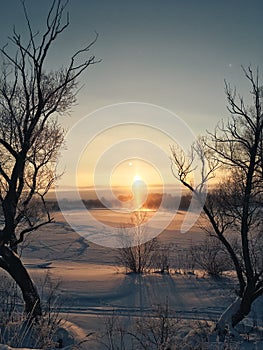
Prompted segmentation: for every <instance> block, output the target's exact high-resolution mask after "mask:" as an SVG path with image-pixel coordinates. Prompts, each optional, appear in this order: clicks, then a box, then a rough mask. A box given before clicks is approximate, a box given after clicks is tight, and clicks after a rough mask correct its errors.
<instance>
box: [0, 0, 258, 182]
mask: <svg viewBox="0 0 263 350" xmlns="http://www.w3.org/2000/svg"><path fill="white" fill-rule="evenodd" d="M49 3H50V1H40V0H27V1H26V4H27V7H28V10H29V14H30V17H31V18H32V23H33V26H34V28H36V29H38V28H41V27H42V26H43V23H44V15H45V13H47V9H48V4H49ZM68 9H69V12H70V22H71V25H70V27H69V28H68V29H67V31H66V32H65V33H64V34H63V36H62V37H61V38H60V39H59V40H58V42H57V44H56V46H55V47H54V48H53V49H54V50H53V51H52V53H51V54H50V57H49V59H50V61H49V65H50V67H51V68H54V67H57V66H59V65H61V64H66V62H67V58H68V57H69V55H70V54H71V53H73V52H74V50H76V49H78V48H79V47H83V46H85V44H86V43H88V42H89V41H91V40H92V38H93V37H94V31H97V32H98V33H99V38H98V41H97V43H96V45H95V46H94V48H93V49H92V52H91V53H94V54H95V55H96V56H97V57H98V58H100V59H102V62H101V63H99V64H97V65H95V66H93V67H91V68H90V69H89V70H88V71H87V72H86V73H85V74H84V75H83V76H82V78H81V84H83V87H82V89H81V91H80V93H79V99H78V105H77V106H74V107H73V108H72V113H71V117H70V118H64V119H63V124H64V125H65V127H67V128H70V127H71V126H72V125H74V123H75V122H76V121H78V120H79V119H80V118H82V117H83V116H85V115H87V114H89V113H91V112H93V111H94V110H96V109H97V108H101V107H103V106H106V105H109V104H113V103H120V102H130V101H138V102H145V103H152V104H156V105H158V106H161V107H164V108H167V109H169V110H171V111H173V112H174V113H176V114H177V115H178V116H180V117H181V118H182V119H183V120H184V121H185V122H186V123H187V124H188V125H189V126H190V127H191V128H192V130H193V132H194V133H195V134H200V133H203V132H205V129H207V128H208V129H212V128H213V127H214V126H215V125H216V123H217V121H218V120H219V119H221V118H222V117H225V116H227V115H228V114H227V111H226V100H225V96H224V79H227V80H228V81H229V82H231V83H233V85H236V86H237V87H238V88H239V89H240V91H241V93H242V94H244V95H246V93H247V84H246V82H245V80H244V79H243V76H242V71H241V65H244V66H247V65H249V64H251V65H252V66H261V68H262V62H263V46H262V42H263V28H262V27H263V24H262V18H263V2H262V1H261V0H252V1H248V0H246V1H245V0H220V1H216V0H214V1H213V0H185V1H182V0H180V1H179V0H165V1H161V0H133V1H128V0H122V1H121V0H112V1H109V0H88V1H84V0H71V1H70V3H69V6H68ZM13 24H15V25H16V28H17V29H18V30H19V31H21V32H23V28H24V20H23V16H22V7H21V4H20V1H19V0H8V1H6V0H3V1H1V12H0V26H1V31H0V42H1V43H2V44H4V43H5V42H6V37H7V35H9V34H10V33H11V30H12V27H13ZM168 167H169V164H168ZM68 180H69V179H68Z"/></svg>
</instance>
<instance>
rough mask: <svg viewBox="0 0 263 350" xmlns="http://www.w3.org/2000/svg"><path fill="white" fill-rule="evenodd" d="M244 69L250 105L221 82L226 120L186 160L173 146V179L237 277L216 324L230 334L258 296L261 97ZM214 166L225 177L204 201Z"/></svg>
mask: <svg viewBox="0 0 263 350" xmlns="http://www.w3.org/2000/svg"><path fill="white" fill-rule="evenodd" d="M243 71H244V74H245V77H246V78H247V80H248V81H249V83H250V88H251V90H250V93H251V97H252V101H253V105H252V107H247V106H246V104H245V102H244V99H243V98H242V97H241V96H238V95H237V93H236V90H235V89H234V90H233V89H232V88H231V86H230V85H229V84H225V93H226V97H227V101H228V110H229V112H230V113H231V116H230V118H229V119H228V121H227V122H222V123H221V124H219V125H218V126H217V127H216V129H215V131H214V132H212V133H209V135H208V137H207V138H203V139H201V140H199V142H197V143H196V144H195V145H193V147H192V151H191V152H190V155H189V156H186V155H185V154H184V153H183V152H182V150H181V149H180V148H179V147H177V146H174V147H172V167H173V173H174V175H175V176H176V177H177V179H179V181H180V182H181V183H182V184H183V185H184V186H185V187H187V188H188V189H190V191H191V192H192V193H193V194H194V196H195V197H196V198H197V200H199V202H200V204H201V205H202V207H203V212H204V215H205V217H206V219H207V225H208V226H207V231H209V232H210V234H211V235H213V236H215V237H217V239H218V240H219V241H220V242H221V243H222V244H223V245H224V247H225V249H226V251H227V253H228V255H229V257H230V258H231V260H232V263H233V266H234V268H235V271H236V275H237V278H238V282H239V290H238V297H237V299H236V300H235V302H234V303H233V305H232V306H231V307H230V308H228V310H227V311H226V313H224V314H223V315H222V317H221V318H220V320H219V322H218V324H217V329H218V330H219V332H222V333H223V332H224V331H225V327H226V326H227V325H228V327H229V328H230V329H231V330H232V331H233V332H234V330H233V328H232V327H235V326H236V325H237V324H238V323H239V322H240V321H242V320H243V319H244V317H246V316H247V315H248V314H249V312H250V310H251V305H252V303H253V302H254V301H255V300H256V299H257V298H258V297H259V296H261V295H262V294H263V264H262V250H261V247H262V245H263V241H262V209H263V207H262V193H263V138H262V137H263V131H262V130H263V113H262V98H263V94H262V87H261V85H260V83H259V72H258V71H257V73H256V75H255V74H254V73H253V71H252V69H251V68H250V67H249V68H248V69H247V70H245V69H243ZM195 156H197V157H198V158H199V159H200V160H201V162H200V164H201V165H200V168H199V170H200V174H201V182H200V183H199V184H198V185H197V186H194V185H193V184H192V182H191V175H192V171H193V164H194V159H195V158H194V157H195ZM218 168H220V170H221V173H220V174H222V173H223V171H224V173H225V174H227V177H225V179H223V180H222V176H221V180H219V181H218V184H217V186H215V187H214V188H215V189H214V190H212V191H210V194H209V195H208V197H207V199H206V200H204V196H203V191H202V189H203V188H204V186H205V185H206V183H207V182H208V180H209V179H210V178H211V177H213V174H214V172H215V171H216V170H217V169H218ZM219 178H220V177H219ZM233 237H237V238H236V240H234V239H233Z"/></svg>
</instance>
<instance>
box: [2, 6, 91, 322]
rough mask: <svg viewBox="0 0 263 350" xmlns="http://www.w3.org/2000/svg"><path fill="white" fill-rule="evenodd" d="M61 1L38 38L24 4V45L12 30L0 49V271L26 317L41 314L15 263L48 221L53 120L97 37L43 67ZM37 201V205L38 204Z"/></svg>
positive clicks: (56, 136) (56, 139) (56, 137)
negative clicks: (55, 65) (0, 221)
mask: <svg viewBox="0 0 263 350" xmlns="http://www.w3.org/2000/svg"><path fill="white" fill-rule="evenodd" d="M66 4H67V1H65V2H64V1H63V0H53V3H52V5H51V7H50V10H49V13H48V15H47V18H46V29H45V30H44V32H43V34H42V35H41V34H40V33H39V32H34V31H33V29H32V27H31V23H30V19H29V16H28V12H27V9H26V7H25V3H24V1H22V5H23V10H24V16H25V20H26V23H27V29H28V35H29V39H28V41H24V40H23V38H22V37H21V35H20V34H19V33H17V32H16V30H15V29H14V31H13V36H12V37H10V38H9V41H10V43H11V45H12V49H11V50H8V48H9V47H8V46H7V45H5V46H4V47H3V48H2V49H0V51H1V54H2V58H3V61H2V75H1V77H0V123H1V129H0V203H1V209H2V213H3V218H4V226H3V228H2V229H1V230H0V255H1V259H0V267H2V268H3V269H5V270H6V271H7V272H8V273H9V274H10V275H11V276H12V277H13V279H14V280H15V281H16V283H17V284H18V285H19V286H20V288H21V290H22V293H23V298H24V301H25V306H26V312H27V313H30V314H31V315H32V316H36V315H40V314H41V306H40V300H39V296H38V293H37V290H36V288H35V286H34V284H33V282H32V280H31V278H30V277H29V275H28V273H27V271H26V269H25V267H24V265H23V264H22V262H21V260H20V258H19V257H18V256H17V255H16V251H17V247H18V245H19V244H20V243H22V242H23V240H24V237H25V235H26V234H27V233H29V232H31V231H33V230H36V229H37V228H39V227H40V226H43V225H45V224H48V223H50V222H51V221H52V218H51V217H50V215H49V213H48V210H47V206H46V204H45V196H46V194H47V192H48V190H49V189H50V187H51V186H52V184H53V181H54V172H53V170H54V166H55V162H56V159H57V156H58V150H59V147H60V146H61V144H62V142H63V129H62V128H61V126H60V124H59V123H58V122H57V117H58V116H59V115H61V114H64V113H66V112H67V111H68V109H69V108H70V106H71V105H72V104H73V103H74V102H75V99H76V87H77V78H78V77H79V76H80V74H81V73H82V72H84V71H85V70H86V69H87V68H88V67H89V66H90V65H92V64H94V63H95V62H96V61H95V58H94V56H90V57H89V58H87V59H85V58H84V60H83V55H84V56H86V55H87V53H88V52H89V50H90V49H91V47H92V45H93V44H94V42H95V41H96V38H97V36H96V37H95V40H94V41H93V42H92V43H90V44H89V45H88V46H87V47H86V48H84V49H80V50H78V51H77V52H76V53H75V54H74V55H73V56H72V57H71V58H70V60H69V64H68V66H67V67H64V68H60V69H58V70H56V71H53V70H50V71H47V69H46V61H47V57H48V53H49V51H50V49H51V47H52V45H54V44H55V42H56V39H57V38H58V37H59V35H60V34H61V33H62V32H64V31H65V29H66V28H67V27H68V26H69V16H68V14H67V15H66V17H64V13H65V7H66ZM36 203H37V205H36Z"/></svg>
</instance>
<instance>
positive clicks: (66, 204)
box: [47, 193, 192, 211]
mask: <svg viewBox="0 0 263 350" xmlns="http://www.w3.org/2000/svg"><path fill="white" fill-rule="evenodd" d="M191 198H192V196H191V195H190V194H185V195H182V196H181V197H179V196H173V195H171V194H167V193H164V194H162V193H149V194H148V197H147V200H146V202H145V203H144V204H143V208H144V209H152V210H157V209H158V208H161V209H165V210H176V209H179V210H187V209H188V208H189V205H190V202H191ZM82 203H83V204H84V205H85V207H86V208H87V209H107V208H109V209H110V208H116V207H117V206H119V204H120V202H119V201H108V200H107V199H105V198H103V199H102V201H101V200H100V199H98V198H97V199H86V200H82ZM47 206H48V208H49V210H50V211H59V210H60V207H59V205H58V203H57V201H56V200H49V201H48V202H47ZM63 208H64V209H68V210H70V209H80V208H81V206H80V203H79V201H75V200H68V199H64V200H63Z"/></svg>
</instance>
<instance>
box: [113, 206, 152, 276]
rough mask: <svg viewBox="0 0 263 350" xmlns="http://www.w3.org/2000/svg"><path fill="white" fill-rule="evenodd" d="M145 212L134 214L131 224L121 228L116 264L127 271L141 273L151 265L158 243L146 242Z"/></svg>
mask: <svg viewBox="0 0 263 350" xmlns="http://www.w3.org/2000/svg"><path fill="white" fill-rule="evenodd" d="M146 218H147V214H146V212H141V211H138V212H135V213H134V214H133V216H132V218H131V222H130V223H129V224H127V225H126V226H123V227H121V231H122V235H121V239H120V240H121V242H120V243H121V246H122V248H119V249H118V253H117V263H118V264H120V265H121V266H124V267H125V268H126V269H127V271H130V272H133V273H143V272H145V270H147V269H148V268H150V266H151V265H152V259H153V256H154V252H155V251H156V249H157V246H158V242H157V239H156V238H153V239H150V240H147V237H149V235H148V232H147V225H146V224H145V223H146Z"/></svg>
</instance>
